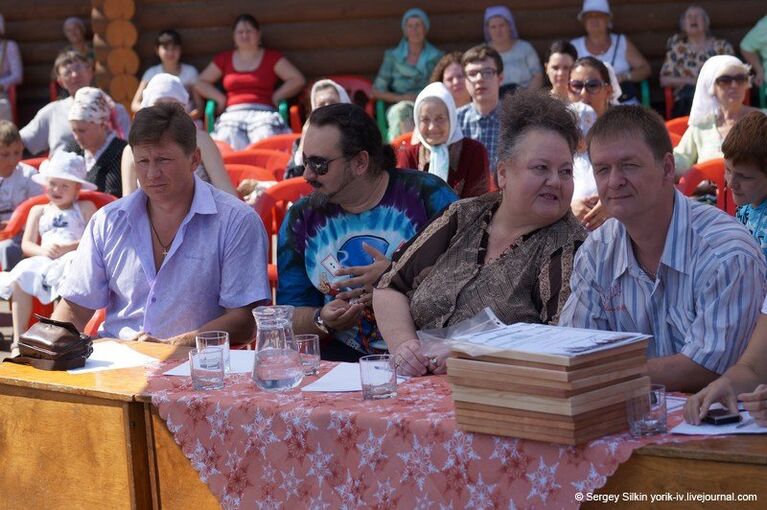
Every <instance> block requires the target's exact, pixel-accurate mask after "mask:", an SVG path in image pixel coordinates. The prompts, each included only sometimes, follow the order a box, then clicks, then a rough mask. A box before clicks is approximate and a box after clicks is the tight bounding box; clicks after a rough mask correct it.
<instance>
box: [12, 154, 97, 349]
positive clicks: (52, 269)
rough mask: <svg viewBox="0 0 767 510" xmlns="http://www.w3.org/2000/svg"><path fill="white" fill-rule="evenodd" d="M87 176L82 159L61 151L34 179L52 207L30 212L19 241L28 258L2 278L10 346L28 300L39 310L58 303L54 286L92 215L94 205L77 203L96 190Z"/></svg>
mask: <svg viewBox="0 0 767 510" xmlns="http://www.w3.org/2000/svg"><path fill="white" fill-rule="evenodd" d="M85 176H86V169H85V159H84V158H83V157H82V156H78V155H76V154H73V153H70V152H64V151H58V152H57V153H56V154H54V156H53V157H52V158H51V159H50V160H47V161H44V162H43V164H42V165H40V173H39V174H36V175H34V176H32V179H33V180H34V181H35V182H38V183H39V184H43V185H44V186H45V192H46V194H47V195H48V199H49V200H50V203H48V204H44V205H36V206H33V207H32V209H30V211H29V216H28V217H27V224H26V226H25V228H24V237H23V238H22V241H21V249H22V251H23V252H24V255H25V256H27V257H29V258H26V259H24V260H22V261H21V262H19V263H18V264H17V265H16V266H15V267H14V268H13V269H12V270H11V271H3V272H2V273H0V298H3V299H10V300H11V303H12V317H13V339H14V342H18V340H19V335H20V333H21V332H22V331H24V330H25V329H26V326H27V323H28V322H29V317H30V315H31V314H32V297H33V296H34V297H36V298H37V299H38V300H40V302H42V303H43V304H47V303H50V302H51V301H53V300H54V299H56V298H57V297H58V284H59V282H60V280H61V278H62V277H63V275H64V273H65V271H66V268H67V266H68V265H69V264H70V263H71V261H72V260H73V259H74V257H75V253H76V252H75V250H77V246H78V244H79V243H80V238H81V237H82V235H83V232H84V231H85V225H86V224H87V223H88V220H89V219H90V218H91V216H93V213H94V212H96V206H95V205H94V204H93V203H92V202H90V201H87V200H77V198H78V195H79V193H80V190H81V189H88V190H94V189H96V186H95V185H94V184H92V183H90V182H88V181H86V180H85Z"/></svg>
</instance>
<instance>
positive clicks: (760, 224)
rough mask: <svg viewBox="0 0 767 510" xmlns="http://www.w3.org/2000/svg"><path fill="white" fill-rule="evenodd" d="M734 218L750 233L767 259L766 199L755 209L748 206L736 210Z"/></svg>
mask: <svg viewBox="0 0 767 510" xmlns="http://www.w3.org/2000/svg"><path fill="white" fill-rule="evenodd" d="M736 217H737V218H738V221H739V222H741V223H742V224H744V225H745V226H746V228H747V229H748V231H749V232H751V235H753V236H754V238H755V239H756V242H757V243H759V247H760V248H761V249H762V253H764V256H765V258H767V199H765V200H762V203H761V204H759V205H758V206H756V207H754V206H753V205H751V204H748V205H744V206H743V207H740V208H738V213H737V214H736Z"/></svg>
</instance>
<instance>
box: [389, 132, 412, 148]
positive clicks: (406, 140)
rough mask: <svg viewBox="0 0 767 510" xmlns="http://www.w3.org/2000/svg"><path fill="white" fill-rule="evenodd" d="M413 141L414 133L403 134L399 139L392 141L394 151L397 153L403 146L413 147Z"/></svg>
mask: <svg viewBox="0 0 767 510" xmlns="http://www.w3.org/2000/svg"><path fill="white" fill-rule="evenodd" d="M412 139H413V132H412V131H410V132H409V133H403V134H401V135H399V136H398V137H397V138H395V139H394V140H392V141H391V146H392V147H394V150H395V151H396V150H397V149H399V148H400V147H401V146H402V145H412V144H411V143H410V141H411V140H412Z"/></svg>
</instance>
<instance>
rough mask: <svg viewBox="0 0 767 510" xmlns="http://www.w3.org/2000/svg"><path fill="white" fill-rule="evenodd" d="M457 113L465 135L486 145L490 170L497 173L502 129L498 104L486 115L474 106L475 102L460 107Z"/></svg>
mask: <svg viewBox="0 0 767 510" xmlns="http://www.w3.org/2000/svg"><path fill="white" fill-rule="evenodd" d="M499 104H500V103H499ZM456 113H457V114H458V125H459V126H461V131H463V136H465V137H467V138H471V139H472V140H477V141H478V142H481V143H482V145H484V146H485V149H487V158H488V161H490V170H491V171H492V172H493V173H495V166H496V164H497V163H498V162H497V161H496V148H497V147H498V134H499V133H500V131H501V124H500V121H499V120H498V106H496V107H495V108H494V109H493V111H492V112H490V113H488V114H487V115H485V116H484V117H483V116H482V114H480V113H479V112H478V111H477V109H476V108H475V107H474V103H469V104H467V105H465V106H462V107H460V108H458V111H457V112H456Z"/></svg>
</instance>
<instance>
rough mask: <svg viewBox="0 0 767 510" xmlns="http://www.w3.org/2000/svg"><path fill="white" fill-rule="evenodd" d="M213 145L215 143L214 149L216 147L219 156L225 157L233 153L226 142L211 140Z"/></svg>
mask: <svg viewBox="0 0 767 510" xmlns="http://www.w3.org/2000/svg"><path fill="white" fill-rule="evenodd" d="M213 143H215V144H216V147H218V152H220V153H221V156H226V155H227V154H231V153H233V152H234V149H232V146H231V145H229V144H228V143H226V142H222V141H221V140H213Z"/></svg>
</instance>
